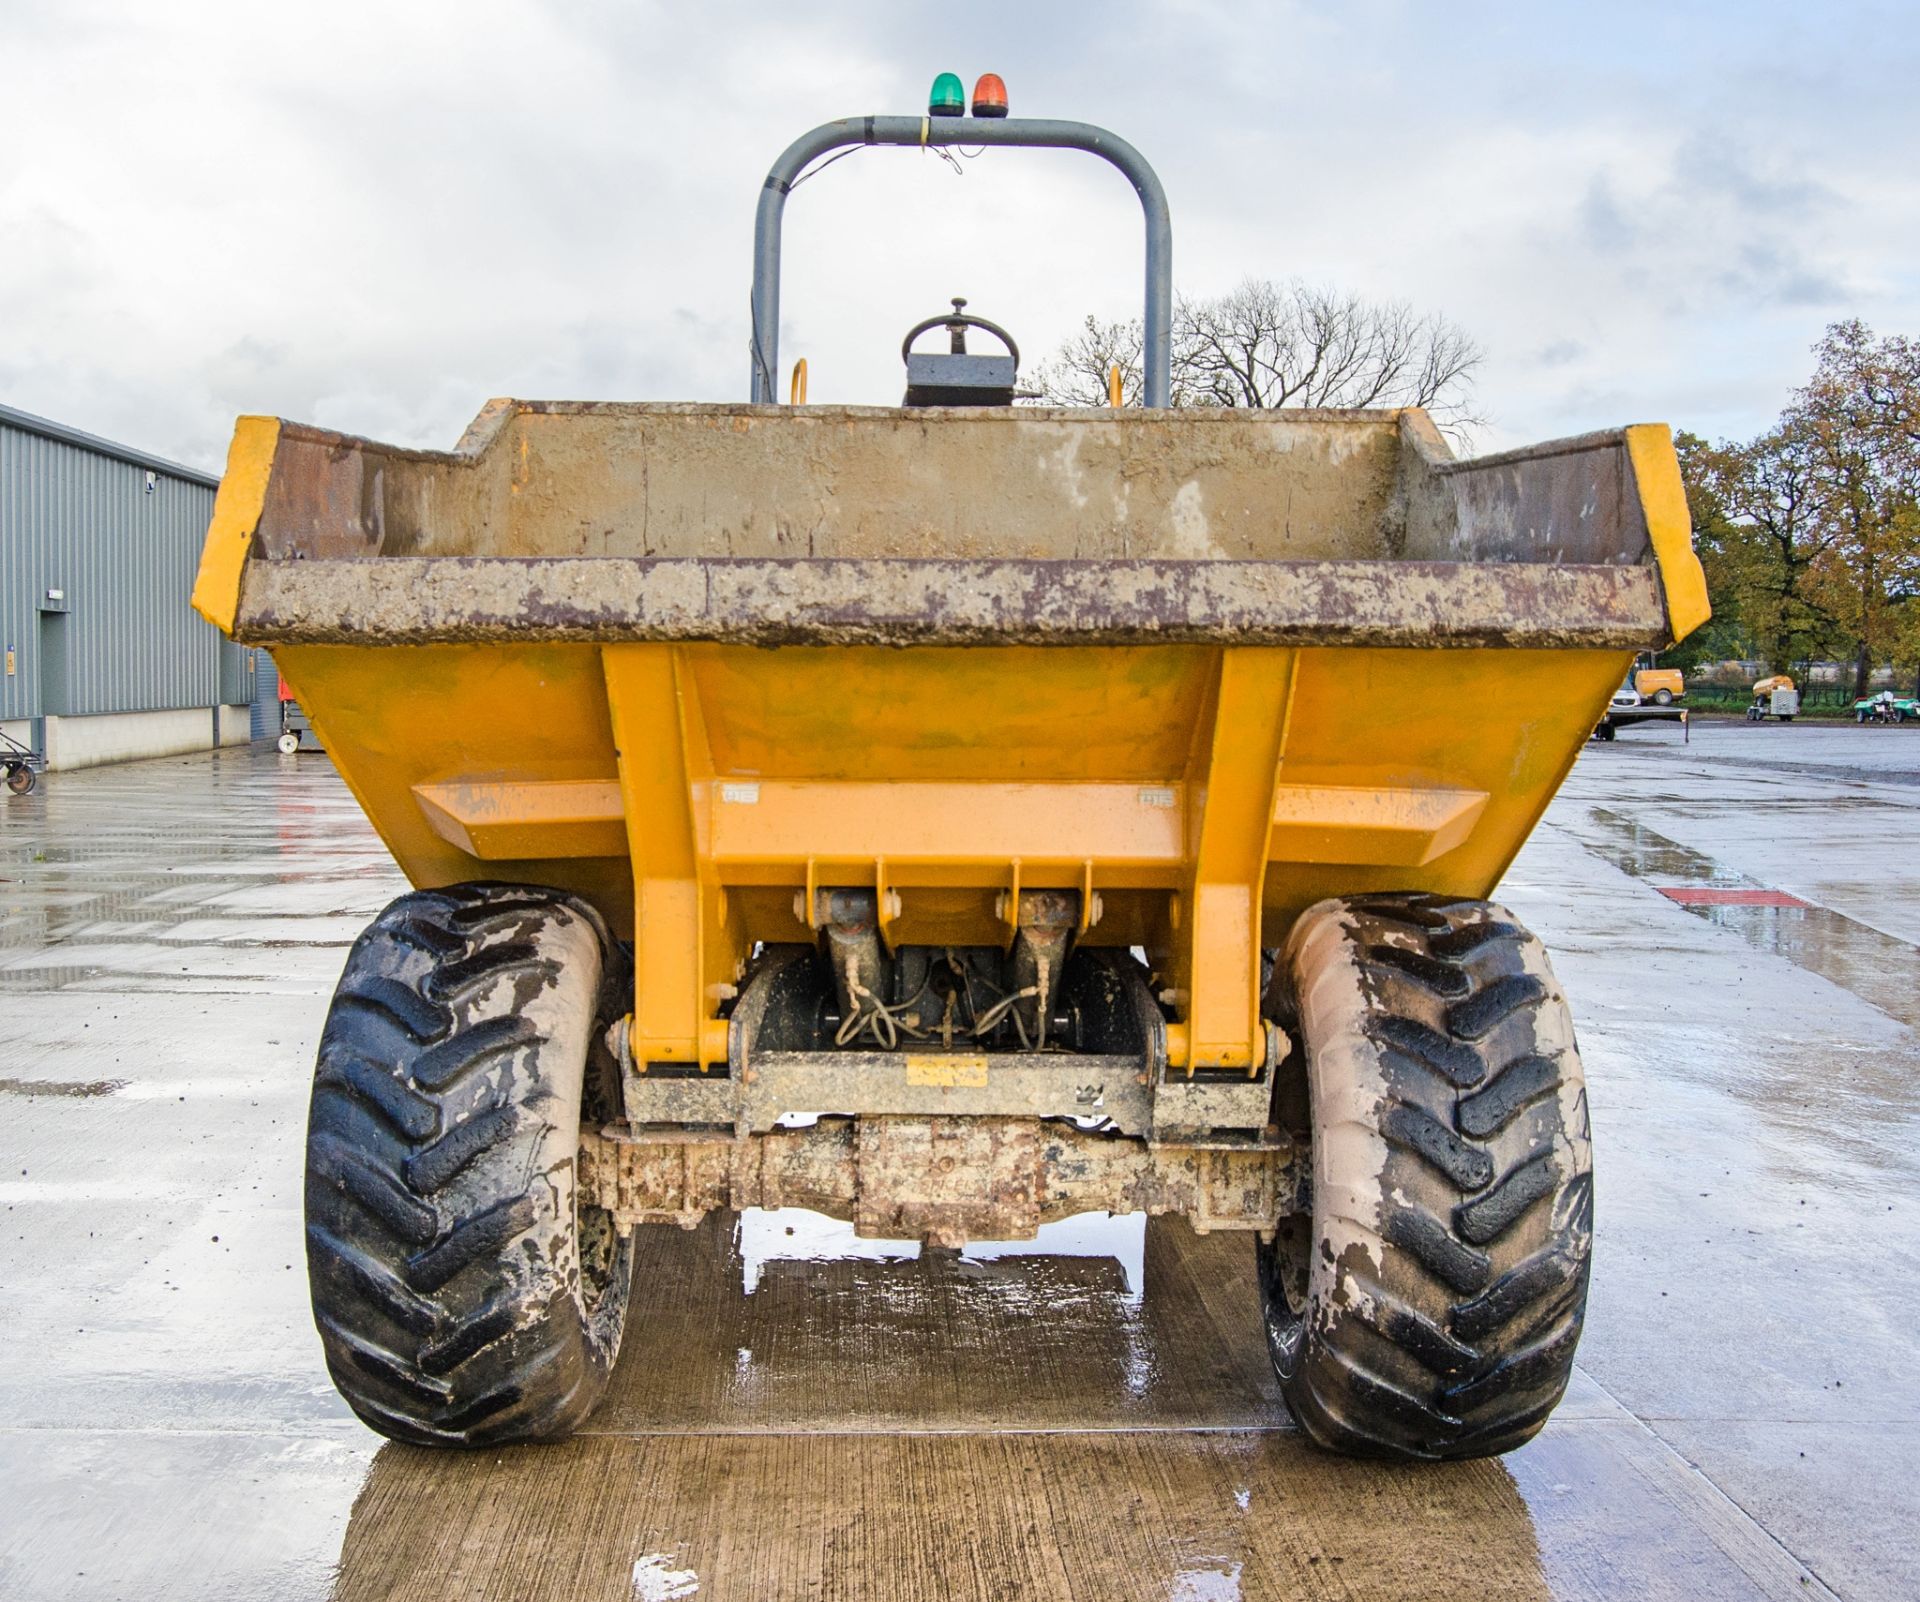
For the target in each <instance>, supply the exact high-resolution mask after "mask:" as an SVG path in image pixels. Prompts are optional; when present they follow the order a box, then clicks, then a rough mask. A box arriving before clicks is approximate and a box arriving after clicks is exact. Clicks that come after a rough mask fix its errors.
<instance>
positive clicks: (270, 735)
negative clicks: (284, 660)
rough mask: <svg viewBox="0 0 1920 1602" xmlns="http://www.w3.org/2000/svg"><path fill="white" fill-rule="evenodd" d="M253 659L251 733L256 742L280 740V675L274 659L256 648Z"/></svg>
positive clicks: (252, 653)
mask: <svg viewBox="0 0 1920 1602" xmlns="http://www.w3.org/2000/svg"><path fill="white" fill-rule="evenodd" d="M250 655H251V656H252V657H253V712H252V721H251V732H252V734H253V737H254V739H256V740H277V739H279V738H280V674H279V672H278V671H277V670H276V669H275V667H274V665H273V658H272V657H270V656H268V655H267V653H266V652H265V651H263V650H260V649H259V648H258V647H256V648H255V649H254V650H253V651H252V652H251V653H250Z"/></svg>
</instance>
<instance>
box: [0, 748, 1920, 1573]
mask: <svg viewBox="0 0 1920 1602" xmlns="http://www.w3.org/2000/svg"><path fill="white" fill-rule="evenodd" d="M1917 779H1920V731H1911V730H1902V729H1897V728H1896V729H1864V730H1863V729H1856V728H1853V727H1845V728H1834V729H1823V728H1818V727H1809V726H1806V725H1799V724H1796V725H1793V726H1791V727H1781V726H1776V725H1761V726H1757V727H1756V726H1751V725H1745V724H1733V725H1725V724H1709V723H1702V724H1696V726H1695V729H1694V733H1693V741H1692V744H1691V745H1688V746H1683V745H1681V744H1680V743H1679V731H1678V730H1672V731H1669V730H1667V729H1664V728H1653V729H1649V728H1642V729H1635V730H1632V731H1630V732H1628V733H1626V734H1624V735H1622V737H1621V738H1620V740H1619V741H1618V742H1616V743H1615V744H1613V745H1610V746H1598V745H1596V746H1594V747H1591V748H1590V749H1589V750H1588V752H1587V753H1586V754H1585V756H1584V757H1583V758H1582V760H1581V762H1580V764H1579V766H1578V767H1577V768H1576V770H1575V773H1574V775H1573V778H1572V779H1571V780H1570V782H1569V784H1568V786H1567V788H1566V791H1565V792H1564V794H1563V795H1562V797H1561V799H1560V800H1559V801H1558V802H1557V803H1556V804H1555V806H1554V808H1553V810H1552V811H1551V813H1550V814H1549V817H1548V820H1547V822H1546V824H1545V825H1544V826H1543V827H1542V829H1541V830H1540V832H1539V833H1538V834H1537V835H1536V837H1535V840H1534V841H1533V843H1532V844H1531V845H1529V847H1528V848H1527V850H1526V851H1525V852H1523V854H1522V855H1521V857H1520V859H1519V861H1518V862H1517V863H1516V865H1515V867H1514V870H1513V872H1512V874H1511V875H1510V877H1509V880H1508V882H1507V885H1506V887H1505V889H1504V891H1503V896H1504V899H1505V900H1506V901H1507V902H1508V904H1509V905H1510V906H1511V907H1512V908H1513V909H1514V911H1515V912H1516V913H1518V914H1519V916H1520V917H1521V918H1522V919H1523V920H1525V921H1527V922H1529V923H1530V924H1532V926H1533V927H1534V928H1535V929H1537V930H1538V931H1539V932H1540V933H1541V934H1542V935H1543V936H1544V937H1545V939H1546V941H1547V943H1548V945H1549V947H1550V949H1551V950H1552V952H1553V955H1554V960H1555V963H1556V965H1557V967H1558V970H1559V973H1560V975H1561V978H1562V980H1563V981H1564V983H1565V985H1566V987H1567V989H1568V991H1569V993H1570V994H1571V996H1572V998H1573V1003H1574V1008H1575V1012H1576V1015H1577V1018H1578V1020H1579V1025H1580V1032H1581V1042H1582V1045H1583V1047H1584V1050H1585V1055H1586V1059H1587V1065H1588V1075H1589V1082H1590V1087H1591V1097H1592V1103H1593V1110H1594V1123H1595V1133H1596V1161H1597V1174H1598V1178H1599V1191H1598V1195H1599V1203H1598V1206H1599V1222H1598V1241H1597V1247H1596V1259H1595V1276H1594V1287H1593V1298H1592V1304H1591V1310H1590V1314H1589V1320H1588V1326H1587V1334H1586V1338H1585V1341H1584V1343H1583V1345H1582V1347H1581V1359H1580V1374H1579V1376H1578V1379H1577V1383H1576V1386H1575V1389H1574V1391H1573V1393H1572V1394H1571V1395H1570V1396H1569V1398H1568V1401H1567V1403H1566V1405H1565V1406H1564V1407H1563V1408H1562V1409H1561V1411H1560V1413H1559V1414H1558V1415H1556V1417H1555V1419H1554V1421H1553V1422H1552V1423H1551V1424H1550V1425H1549V1427H1548V1429H1547V1430H1546V1431H1545V1433H1544V1434H1543V1435H1542V1436H1541V1437H1540V1439H1539V1440H1537V1441H1536V1442H1534V1443H1533V1444H1532V1445H1530V1446H1528V1447H1527V1448H1525V1449H1523V1450H1522V1451H1520V1452H1518V1453H1516V1454H1513V1455H1512V1456H1510V1457H1508V1458H1506V1459H1503V1460H1501V1461H1499V1462H1495V1463H1479V1464H1467V1465H1458V1466H1451V1467H1446V1468H1438V1469H1418V1470H1415V1469H1403V1468H1393V1467H1381V1466H1378V1465H1368V1464H1356V1463H1348V1462H1343V1461H1340V1460H1337V1459H1333V1458H1329V1457H1326V1456H1324V1455H1322V1454H1320V1453H1318V1452H1315V1451H1314V1450H1312V1449H1311V1448H1309V1447H1308V1446H1306V1445H1305V1444H1304V1442H1303V1441H1302V1440H1301V1438H1300V1437H1299V1435H1298V1434H1297V1433H1295V1432H1294V1431H1293V1430H1292V1428H1291V1427H1290V1425H1289V1423H1288V1421H1287V1418H1286V1415H1285V1411H1284V1409H1283V1408H1282V1407H1281V1405H1280V1403H1279V1400H1278V1397H1277V1395H1276V1393H1275V1391H1274V1388H1273V1384H1272V1381H1271V1379H1270V1377H1269V1374H1268V1370H1267V1367H1266V1358H1265V1354H1264V1351H1263V1350H1262V1343H1261V1340H1260V1334H1259V1329H1258V1324H1257V1312H1256V1308H1255V1303H1254V1296H1253V1289H1252V1275H1251V1265H1250V1260H1249V1249H1248V1246H1247V1243H1246V1242H1245V1241H1244V1240H1239V1239H1235V1238H1234V1237H1231V1236H1224V1235H1216V1236H1212V1237H1207V1238H1199V1237H1195V1236H1194V1235H1192V1234H1191V1233H1190V1232H1189V1231H1187V1230H1186V1229H1185V1228H1184V1226H1181V1225H1178V1224H1171V1223H1156V1224H1155V1225H1153V1226H1152V1227H1150V1228H1146V1227H1143V1226H1142V1225H1141V1223H1140V1221H1138V1220H1117V1221H1113V1222H1112V1223H1107V1224H1102V1223H1100V1222H1099V1221H1094V1222H1089V1223H1083V1224H1080V1225H1078V1226H1076V1227H1075V1229H1074V1230H1073V1233H1072V1235H1071V1236H1070V1237H1069V1238H1065V1239H1058V1240H1055V1241H1053V1242H1050V1244H1055V1245H1058V1246H1060V1247H1061V1248H1062V1249H1063V1250H1065V1251H1067V1252H1068V1253H1070V1255H1062V1256H1045V1255H1034V1254H1032V1253H1030V1252H1029V1253H1024V1254H1009V1255H993V1254H978V1253H975V1254H970V1255H968V1256H966V1257H955V1256H951V1255H929V1256H927V1257H918V1256H915V1255H912V1254H911V1253H910V1252H905V1251H901V1250H897V1249H896V1250H895V1251H893V1252H891V1253H889V1252H887V1251H886V1250H885V1249H883V1248H876V1247H873V1246H872V1245H871V1244H870V1243H861V1244H860V1245H859V1246H857V1247H856V1245H855V1243H853V1242H851V1241H850V1240H848V1239H847V1238H846V1236H845V1234H844V1232H843V1231H842V1229H841V1227H840V1226H833V1225H825V1224H815V1223H811V1222H810V1221H809V1219H808V1217H807V1216H806V1215H795V1214H790V1213H789V1214H774V1215H763V1216H760V1217H756V1218H750V1219H749V1220H747V1221H746V1224H745V1227H743V1228H742V1229H741V1230H740V1231H739V1232H738V1233H737V1235H736V1233H735V1231H734V1230H733V1229H732V1228H731V1227H730V1226H729V1227H722V1226H720V1225H718V1224H710V1225H709V1226H708V1227H706V1228H703V1229H701V1230H700V1231H697V1232H695V1233H693V1234H690V1235H682V1234H680V1233H679V1232H677V1231H662V1232H658V1233H657V1234H656V1235H655V1237H654V1238H653V1239H651V1240H649V1241H648V1242H647V1246H646V1250H645V1251H644V1253H643V1255H642V1260H641V1264H640V1269H639V1275H640V1277H639V1281H638V1283H637V1286H636V1307H637V1308H639V1309H641V1310H642V1316H639V1317H637V1318H636V1319H635V1321H634V1322H633V1324H632V1325H631V1327H630V1329H629V1333H628V1338H627V1345H626V1349H625V1351H624V1352H623V1354H622V1358H621V1363H620V1367H619V1370H618V1372H617V1373H616V1376H615V1379H614V1383H613V1387H612V1390H611V1393H610V1394H609V1396H608V1399H607V1402H606V1404H605V1406H604V1407H603V1409H602V1410H601V1412H600V1413H599V1414H598V1415H597V1416H596V1418H595V1421H594V1425H593V1428H592V1430H591V1431H590V1432H589V1433H588V1434H587V1435H585V1436H582V1437H580V1438H579V1439H576V1440H575V1441H572V1442H569V1443H567V1444H565V1445H561V1446H555V1447H547V1448H535V1449H523V1450H519V1451H511V1452H503V1453H483V1454H478V1455H446V1454H432V1453H426V1452H420V1451H415V1450H411V1449H406V1448H400V1447H394V1446H383V1445H382V1444H381V1443H380V1442H379V1441H378V1440H377V1439H376V1438H375V1437H373V1436H372V1435H370V1434H368V1433H367V1432H366V1431H365V1430H363V1429H362V1428H361V1427H360V1426H359V1425H358V1424H357V1423H355V1422H354V1421H353V1420H352V1419H351V1418H350V1416H349V1415H348V1414H347V1413H346V1411H345V1408H344V1406H343V1405H342V1404H341V1403H340V1402H339V1401H338V1400H337V1399H336V1398H335V1396H334V1394H333V1392H332V1390H331V1388H330V1387H329V1385H328V1383H327V1380H326V1377H325V1374H324V1371H323V1369H322V1367H321V1363H320V1354H319V1345H318V1341H317V1339H316V1337H315V1336H314V1334H313V1330H312V1326H311V1324H310V1322H309V1319H308V1312H307V1303H306V1289H305V1284H304V1276H303V1273H302V1264H301V1255H300V1253H301V1237H300V1216H299V1191H300V1162H301V1155H300V1145H301V1135H302V1124H303V1121H304V1116H305V1099H306V1076H307V1073H308V1070H309V1065H310V1062H311V1057H312V1051H313V1046H314V1042H315V1039H316V1037H317V1035H318V1032H319V1027H320V1022H321V1018H322V1015H323V1013H324V1009H325V1002H326V995H327V992H328V991H329V989H330V987H331V984H332V981H333V978H334V976H335V974H336V973H337V971H338V968H339V965H340V962H341V959H342V956H343V955H344V947H345V945H346V944H347V942H349V941H350V940H351V939H352V937H353V935H354V934H355V932H356V931H357V930H358V929H359V927H360V926H361V925H362V924H363V923H364V922H365V921H366V920H367V919H368V918H369V917H371V916H372V914H373V913H374V911H375V910H377V908H378V907H379V906H380V905H381V904H383V903H384V902H385V901H386V900H387V899H388V898H389V897H390V896H392V895H393V894H395V893H396V892H397V891H398V890H399V889H400V888H401V885H400V882H399V880H398V878H397V876H396V875H395V873H394V872H393V870H392V869H391V867H390V866H389V865H388V864H387V861H386V858H385V855H384V853H383V852H382V851H381V849H380V848H379V845H378V843H377V842H376V841H375V840H374V838H373V837H372V835H371V833H370V831H369V830H368V829H367V828H366V826H365V824H364V823H363V822H362V821H361V818H360V815H359V813H358V811H357V810H356V809H355V807H354V806H353V804H352V802H351V801H350V799H349V798H348V797H347V795H346V794H345V792H344V790H343V789H342V788H341V787H340V785H339V783H338V781H337V780H336V779H335V778H334V776H333V774H332V772H331V770H330V769H329V768H328V766H327V764H326V763H325V760H324V759H323V758H314V757H303V758H294V759H284V758H279V757H277V756H273V755H271V754H254V753H250V752H239V753H232V752H230V753H225V754H222V755H220V756H217V757H216V756H206V757H198V758H192V759H185V760H172V761H166V762H155V763H143V764H138V765H133V766H128V767H123V768H113V769H101V770H94V771H91V772H83V773H77V774H61V775H54V776H51V777H50V778H49V779H47V780H46V781H45V784H44V787H43V789H42V790H41V791H40V792H39V793H37V794H36V795H34V796H32V797H29V798H25V799H24V800H11V801H8V802H7V803H6V805H5V810H4V812H3V813H0V911H3V913H4V921H0V1019H4V1029H3V1030H0V1036H3V1037H4V1057H3V1058H0V1353H4V1354H5V1355H4V1361H0V1597H4V1598H7V1599H29V1598H50V1599H51V1598H60V1599H77V1598H94V1597H101V1598H120V1597H127V1598H133V1597H137V1598H141V1599H162V1598H174V1597H179V1598H195V1599H199V1598H229V1597H230V1598H256V1597H274V1598H281V1597H286V1598H303V1597H324V1596H328V1595H330V1594H331V1595H336V1596H339V1597H342V1598H351V1599H360V1598H390V1597H408V1598H414V1597H417V1598H434V1599H444V1598H453V1597H462V1598H464V1597H488V1598H501V1599H509V1598H510V1599H516V1602H518V1599H531V1598H544V1597H565V1598H569V1599H572V1598H580V1599H587V1598H608V1599H612V1598H619V1599H622V1602H626V1599H631V1598H641V1599H647V1602H653V1599H661V1598H680V1597H699V1598H735V1597H743V1598H762V1597H787V1596H804V1597H823V1598H824V1597H867V1596H871V1597H889V1598H892V1597H905V1598H911V1597H938V1598H941V1599H942V1602H948V1599H958V1598H968V1597H976V1596H978V1597H989V1596H991V1597H1008V1596H1035V1597H1085V1598H1115V1597H1153V1598H1165V1599H1173V1602H1213V1599H1227V1598H1255V1597H1262V1598H1264V1597H1317V1596H1337V1597H1352V1598H1363V1597H1407V1598H1416V1597H1417V1598H1451V1597H1463V1598H1464V1597H1472V1598H1486V1597H1556V1598H1573V1597H1620V1596H1631V1597H1641V1596H1645V1597H1674V1598H1681V1597H1686V1598H1694V1597H1703V1598H1716V1597H1749V1596H1764V1597H1779V1596H1800V1597H1804V1596H1825V1595H1828V1594H1830V1593H1831V1594H1836V1595H1839V1596H1843V1597H1850V1598H1852V1597H1857V1598H1880V1597H1897V1596H1912V1595H1916V1594H1920V1557H1917V1556H1916V1555H1915V1553H1914V1551H1913V1550H1912V1535H1911V1532H1912V1531H1913V1529H1914V1528H1915V1527H1916V1522H1917V1520H1920V1490H1917V1489H1916V1486H1917V1485H1920V1405H1917V1404H1920V1376H1917V1374H1916V1365H1915V1363H1914V1361H1913V1357H1914V1352H1915V1347H1916V1342H1915V1339H1914V1334H1913V1330H1914V1322H1915V1315H1916V1312H1920V1253H1917V1252H1916V1249H1915V1246H1914V1244H1913V1242H1914V1239H1915V1233H1916V1231H1915V1225H1916V1222H1917V1221H1920V1220H1917V1219H1916V1213H1917V1212H1920V1202H1917V1201H1916V1196H1920V1190H1917V1189H1916V1185H1915V1179H1916V1169H1917V1168H1920V1145H1917V1144H1916V1142H1915V1139H1914V1136H1915V1132H1916V1128H1915V1126H1916V1116H1915V1114H1916V1105H1917V1104H1920V1084H1917V1083H1916V1074H1915V1070H1916V1068H1917V1067H1920V1051H1916V1043H1915V1038H1914V1035H1913V1033H1912V1028H1913V1026H1914V1024H1915V1022H1916V1019H1915V1011H1916V1002H1915V999H1914V998H1915V997H1916V996H1920V983H1916V981H1920V950H1917V949H1916V944H1915V942H1920V898H1916V896H1915V893H1914V892H1915V889H1916V885H1917V883H1920V784H1916V782H1915V781H1916V780H1917ZM1703 888H1704V889H1711V890H1742V891H1755V892H1760V893H1761V895H1760V897H1759V903H1760V904H1754V900H1755V898H1753V897H1749V898H1747V900H1746V903H1745V904H1740V903H1738V902H1736V904H1731V905H1727V904H1711V903H1698V902H1696V903H1695V904H1688V903H1687V897H1688V896H1689V894H1697V892H1698V891H1699V890H1701V889H1703ZM1663 891H1671V892H1675V893H1677V894H1679V895H1680V896H1681V898H1682V899H1679V900H1676V899H1674V897H1673V896H1672V895H1669V894H1664V893H1663ZM1767 891H1783V892H1786V897H1785V898H1773V899H1775V900H1776V901H1778V900H1785V901H1786V902H1788V903H1789V904H1775V905H1769V904H1766V898H1765V896H1764V892H1767ZM1796 900H1797V901H1798V902H1800V903H1804V904H1803V905H1797V906H1796V905H1793V904H1790V903H1791V902H1792V901H1796ZM790 1228H791V1229H792V1230H793V1231H794V1233H792V1234H789V1233H788V1230H789V1229H790ZM1096 1251H1107V1252H1110V1253H1115V1254H1117V1255H1093V1253H1095V1252H1096ZM749 1285H750V1286H751V1293H750V1294H749V1293H748V1290H747V1287H748V1286H749Z"/></svg>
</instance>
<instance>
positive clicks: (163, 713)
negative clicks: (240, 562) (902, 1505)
mask: <svg viewBox="0 0 1920 1602" xmlns="http://www.w3.org/2000/svg"><path fill="white" fill-rule="evenodd" d="M218 484H219V480H218V479H215V478H213V477H211V476H209V475H208V474H205V473H199V472H195V471H194V470H193V469H192V468H189V467H181V466H179V465H178V464H177V463H174V462H169V461H166V460H164V459H162V458H160V457H157V456H150V455H148V454H147V453H146V452H144V451H138V450H134V449H131V448H129V447H127V446H124V445H116V444H114V443H112V442H111V441H109V440H104V439H99V438H96V437H95V436H93V435H91V434H84V433H81V432H80V431H79V430H78V429H73V428H67V427H65V426H63V425H62V424H59V423H53V422H49V421H48V420H47V419H45V418H42V417H35V416H33V415H31V414H30V413H27V412H21V411H15V410H14V409H13V408H11V407H7V406H0V650H4V652H5V658H4V663H3V664H0V728H4V729H5V730H6V732H7V733H8V734H10V735H13V736H14V737H15V738H17V739H24V740H27V741H29V743H32V744H34V745H36V746H39V747H40V748H41V749H43V750H44V751H45V752H46V753H47V758H48V765H49V766H50V767H53V768H71V767H84V766H87V765H90V764H92V763H95V762H113V761H120V760H125V759H128V758H132V757H141V756H163V755H167V754H170V753H173V752H179V751H189V750H205V749H206V748H208V747H209V746H212V745H220V744H230V743H236V742H238V741H244V740H245V739H246V738H247V737H248V716H247V702H248V701H249V700H250V699H251V696H252V685H251V684H250V682H249V679H250V667H249V662H250V656H251V653H249V652H247V651H245V650H243V649H242V648H240V647H238V646H235V645H234V644H232V643H231V642H230V641H227V640H225V639H223V638H222V637H221V635H220V633H219V632H218V631H217V630H215V629H213V628H210V627H209V626H208V625H207V624H205V623H203V622H202V621H201V620H200V618H199V617H198V616H196V615H195V614H194V612H193V611H192V610H191V609H190V607H189V606H188V604H187V597H188V595H189V593H190V592H191V590H192V588H193V577H194V571H195V568H196V567H197V565H198V563H199V559H200V546H201V542H202V540H203V539H204V538H205V535H206V530H207V521H208V519H209V518H210V517H211V516H212V513H213V497H214V491H215V489H216V488H217V487H218Z"/></svg>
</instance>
